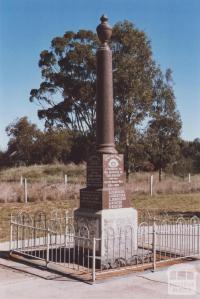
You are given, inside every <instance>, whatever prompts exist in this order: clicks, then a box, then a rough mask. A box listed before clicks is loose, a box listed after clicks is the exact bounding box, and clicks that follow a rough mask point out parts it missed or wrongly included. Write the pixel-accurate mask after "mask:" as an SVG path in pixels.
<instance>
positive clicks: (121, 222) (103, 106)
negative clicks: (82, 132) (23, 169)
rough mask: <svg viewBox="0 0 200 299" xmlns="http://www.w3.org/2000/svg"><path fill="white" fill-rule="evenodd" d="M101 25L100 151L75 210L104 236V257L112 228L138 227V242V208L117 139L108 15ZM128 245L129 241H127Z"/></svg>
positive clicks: (98, 235) (91, 163)
mask: <svg viewBox="0 0 200 299" xmlns="http://www.w3.org/2000/svg"><path fill="white" fill-rule="evenodd" d="M100 20H101V24H100V25H99V26H98V27H97V34H98V38H99V40H100V42H101V44H100V47H99V49H98V51H97V54H96V55H97V92H96V101H97V105H96V117H97V131H96V138H97V140H96V152H95V154H94V156H92V157H90V159H89V161H88V163H87V186H86V188H84V189H81V190H80V208H79V209H77V210H76V211H75V220H76V222H77V227H78V228H80V227H81V226H83V225H85V226H87V227H88V230H89V233H90V236H94V237H96V238H100V239H101V243H100V245H99V248H98V249H99V252H100V256H101V258H102V260H103V259H104V255H105V254H107V255H108V252H107V249H106V245H105V239H106V236H107V234H108V232H109V231H110V232H111V231H112V235H113V234H114V235H115V236H117V235H119V233H120V234H125V233H126V230H127V229H128V228H130V227H131V228H132V229H134V231H135V234H134V247H135V248H136V246H137V211H136V210H135V209H133V208H132V207H131V205H130V202H129V200H128V198H127V196H126V192H125V173H124V158H123V155H121V154H118V153H117V150H116V148H115V142H114V116H113V79H112V51H111V50H110V48H109V45H108V41H109V40H110V38H111V35H112V28H111V27H110V26H109V24H108V18H107V17H106V16H104V15H103V16H102V17H101V19H100ZM126 246H127V245H126Z"/></svg>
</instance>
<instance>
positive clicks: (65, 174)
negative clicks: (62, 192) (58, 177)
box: [65, 174, 67, 187]
mask: <svg viewBox="0 0 200 299" xmlns="http://www.w3.org/2000/svg"><path fill="white" fill-rule="evenodd" d="M66 186H67V174H65V187H66Z"/></svg>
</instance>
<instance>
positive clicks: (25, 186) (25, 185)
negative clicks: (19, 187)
mask: <svg viewBox="0 0 200 299" xmlns="http://www.w3.org/2000/svg"><path fill="white" fill-rule="evenodd" d="M24 202H25V203H27V202H28V191H27V179H26V178H25V179H24Z"/></svg>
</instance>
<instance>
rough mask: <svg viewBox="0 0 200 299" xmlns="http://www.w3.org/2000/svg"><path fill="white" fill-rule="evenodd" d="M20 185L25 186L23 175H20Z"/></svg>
mask: <svg viewBox="0 0 200 299" xmlns="http://www.w3.org/2000/svg"><path fill="white" fill-rule="evenodd" d="M20 185H21V186H23V176H22V175H21V177H20Z"/></svg>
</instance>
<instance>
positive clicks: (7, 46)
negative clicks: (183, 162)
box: [0, 0, 200, 149]
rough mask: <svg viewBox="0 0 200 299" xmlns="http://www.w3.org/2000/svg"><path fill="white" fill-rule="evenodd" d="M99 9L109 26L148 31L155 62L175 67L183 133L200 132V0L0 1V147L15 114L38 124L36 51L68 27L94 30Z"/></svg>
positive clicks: (190, 135) (190, 136)
mask: <svg viewBox="0 0 200 299" xmlns="http://www.w3.org/2000/svg"><path fill="white" fill-rule="evenodd" d="M103 13H105V14H107V15H108V16H109V22H110V24H111V25H112V24H115V23H116V22H117V21H123V20H124V19H127V20H130V21H132V22H133V23H134V24H135V25H136V26H137V27H138V28H139V29H142V30H144V31H145V32H146V34H147V35H148V37H149V39H150V40H151V43H152V49H153V54H154V58H155V60H156V61H157V63H159V64H160V66H161V68H162V69H163V70H165V69H166V68H168V67H170V68H171V69H172V70H173V78H174V82H175V86H174V90H175V95H176V102H177V108H178V110H179V111H180V114H181V118H182V121H183V128H182V137H183V138H184V139H186V140H193V139H194V138H196V137H200V18H199V13H200V1H199V0H98V1H96V0H93V1H92V0H73V1H72V0H0V149H5V148H6V144H7V141H8V139H7V137H6V133H5V127H6V126H7V125H8V124H9V123H10V122H12V121H13V120H14V119H16V118H17V117H22V116H25V115H27V116H28V117H29V119H30V120H31V121H32V122H35V123H37V124H38V126H39V127H41V128H42V122H41V121H39V120H38V118H37V109H38V107H37V106H36V104H33V103H30V102H29V93H30V90H31V89H32V88H37V87H38V86H39V84H40V82H41V76H40V70H39V67H38V60H39V54H40V52H41V51H42V50H44V49H48V48H49V46H50V42H51V40H52V38H53V37H55V36H62V35H63V34H64V32H65V31H67V30H75V31H77V30H79V29H80V28H86V29H92V30H95V28H96V26H97V25H98V23H99V17H100V16H101V15H102V14H103Z"/></svg>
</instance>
